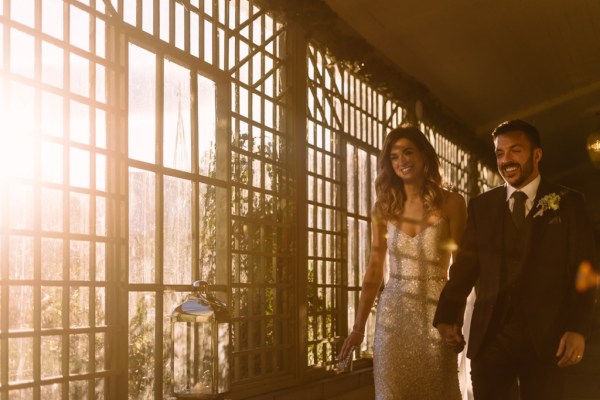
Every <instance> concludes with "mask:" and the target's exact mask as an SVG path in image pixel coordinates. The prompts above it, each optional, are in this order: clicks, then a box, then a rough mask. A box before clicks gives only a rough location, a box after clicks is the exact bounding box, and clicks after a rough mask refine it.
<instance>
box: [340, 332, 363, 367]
mask: <svg viewBox="0 0 600 400" xmlns="http://www.w3.org/2000/svg"><path fill="white" fill-rule="evenodd" d="M364 338H365V334H364V333H362V332H359V331H355V330H353V331H352V332H350V334H349V335H348V337H347V338H346V340H344V344H343V345H342V349H341V350H340V354H338V360H343V359H345V358H346V356H347V355H348V353H350V351H351V350H352V349H353V348H354V347H359V346H360V344H361V343H362V341H363V339H364Z"/></svg>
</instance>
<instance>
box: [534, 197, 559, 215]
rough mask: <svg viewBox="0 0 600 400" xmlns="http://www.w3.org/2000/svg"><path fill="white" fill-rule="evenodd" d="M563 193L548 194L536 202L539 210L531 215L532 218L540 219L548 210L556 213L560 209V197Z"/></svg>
mask: <svg viewBox="0 0 600 400" xmlns="http://www.w3.org/2000/svg"><path fill="white" fill-rule="evenodd" d="M565 193H566V192H561V193H550V194H547V195H545V196H544V197H542V198H541V199H539V200H538V202H537V206H538V207H539V210H538V211H537V212H536V213H535V214H533V218H535V217H541V216H542V215H544V213H545V212H546V211H548V210H552V211H557V210H558V209H559V208H560V200H561V196H562V195H564V194H565Z"/></svg>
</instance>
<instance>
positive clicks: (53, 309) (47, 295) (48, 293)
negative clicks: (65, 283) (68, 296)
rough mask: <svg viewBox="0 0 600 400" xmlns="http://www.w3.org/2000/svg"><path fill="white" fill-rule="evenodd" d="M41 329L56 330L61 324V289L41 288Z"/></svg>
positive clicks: (55, 287)
mask: <svg viewBox="0 0 600 400" xmlns="http://www.w3.org/2000/svg"><path fill="white" fill-rule="evenodd" d="M41 296H42V308H41V310H42V329H58V328H61V327H62V326H63V323H62V304H63V301H62V300H63V298H62V296H63V288H62V287H59V286H42V288H41Z"/></svg>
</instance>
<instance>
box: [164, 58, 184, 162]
mask: <svg viewBox="0 0 600 400" xmlns="http://www.w3.org/2000/svg"><path fill="white" fill-rule="evenodd" d="M164 68H165V86H164V96H165V97H164V114H163V118H164V125H163V144H164V154H163V161H164V165H165V167H169V168H176V169H179V170H182V171H190V170H191V115H190V111H191V100H190V71H189V69H187V68H184V67H182V66H180V65H178V64H175V63H173V62H171V61H168V60H165V64H164Z"/></svg>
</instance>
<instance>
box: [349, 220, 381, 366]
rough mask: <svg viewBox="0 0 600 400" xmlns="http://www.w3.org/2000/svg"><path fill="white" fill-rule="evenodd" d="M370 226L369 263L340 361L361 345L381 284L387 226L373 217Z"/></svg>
mask: <svg viewBox="0 0 600 400" xmlns="http://www.w3.org/2000/svg"><path fill="white" fill-rule="evenodd" d="M371 226H372V240H371V252H370V255H369V263H368V265H367V270H366V271H365V276H364V278H363V284H362V288H361V291H360V299H359V302H358V310H357V313H356V319H355V322H354V327H353V328H352V331H351V332H350V333H349V335H348V337H347V338H346V340H345V341H344V344H343V345H342V349H341V350H340V354H339V355H338V358H339V359H340V360H341V359H344V358H345V357H346V355H347V354H348V352H349V351H350V350H351V349H352V347H354V346H359V345H360V344H361V343H362V341H363V338H364V336H365V325H366V323H367V319H368V317H369V314H370V312H371V307H373V302H374V301H375V297H377V293H378V292H379V288H380V287H381V283H382V282H383V265H384V262H385V255H386V252H387V226H386V222H385V221H383V220H382V219H380V218H378V217H377V216H375V215H373V216H372V218H371Z"/></svg>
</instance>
